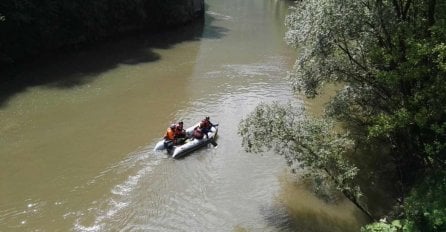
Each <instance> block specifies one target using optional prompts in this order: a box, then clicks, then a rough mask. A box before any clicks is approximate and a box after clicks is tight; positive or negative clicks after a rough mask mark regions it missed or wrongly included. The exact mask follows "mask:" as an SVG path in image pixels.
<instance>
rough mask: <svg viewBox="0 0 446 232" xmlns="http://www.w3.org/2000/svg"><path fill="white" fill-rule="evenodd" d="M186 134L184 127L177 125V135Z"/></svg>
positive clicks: (182, 135)
mask: <svg viewBox="0 0 446 232" xmlns="http://www.w3.org/2000/svg"><path fill="white" fill-rule="evenodd" d="M185 135H186V133H184V130H183V127H181V126H179V125H177V127H176V128H175V137H178V138H180V137H184V136H185Z"/></svg>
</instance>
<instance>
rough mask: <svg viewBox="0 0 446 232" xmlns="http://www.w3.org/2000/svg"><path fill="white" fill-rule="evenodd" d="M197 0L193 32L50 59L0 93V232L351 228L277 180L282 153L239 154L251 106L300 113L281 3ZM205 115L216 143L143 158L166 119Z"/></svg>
mask: <svg viewBox="0 0 446 232" xmlns="http://www.w3.org/2000/svg"><path fill="white" fill-rule="evenodd" d="M206 3H207V6H206V15H205V20H204V22H202V23H197V24H194V25H188V26H186V27H184V28H180V29H176V30H174V31H169V32H165V33H160V34H157V35H155V36H153V35H152V36H148V35H147V36H145V35H140V36H133V37H129V38H124V39H121V40H115V41H109V42H105V43H103V44H101V45H95V46H91V47H89V48H86V49H85V50H82V51H80V52H76V53H67V54H61V55H57V57H50V58H45V59H42V60H39V61H36V62H35V63H34V64H30V65H27V67H26V69H23V70H22V72H21V73H20V74H19V77H17V81H16V83H14V84H11V85H10V86H7V87H5V88H3V89H2V91H3V93H2V95H1V96H2V98H1V99H0V101H1V102H0V231H357V230H358V228H359V225H360V224H361V223H362V222H361V219H358V217H357V216H355V215H356V214H357V211H356V210H355V209H354V207H352V206H351V205H349V204H348V203H340V204H339V205H330V206H329V205H326V204H325V203H323V202H322V201H320V200H318V199H316V198H314V197H313V196H312V195H311V194H310V193H309V192H307V191H306V190H304V189H302V188H301V187H299V186H297V185H295V184H294V182H293V181H286V179H289V178H293V177H290V174H289V171H288V169H287V166H286V164H285V162H284V161H283V160H282V158H281V157H279V156H276V155H274V154H272V153H265V154H263V155H257V154H249V153H246V152H244V151H243V149H242V148H241V146H240V140H241V139H240V137H239V136H238V135H237V127H238V123H239V121H240V120H241V119H242V118H243V117H244V116H246V115H247V114H248V113H249V112H251V111H252V110H253V109H254V107H255V106H256V105H257V104H259V103H260V102H271V101H283V102H286V101H288V100H290V99H293V100H294V101H298V102H300V104H305V102H303V101H302V100H299V99H300V98H296V97H295V96H293V95H292V94H291V91H290V86H289V82H288V81H287V80H286V78H285V77H286V73H287V71H288V70H289V69H290V68H291V67H292V65H293V63H294V60H295V52H294V50H293V49H291V48H290V47H288V46H287V45H286V44H285V43H284V41H283V36H284V32H285V28H284V26H283V19H284V17H285V15H286V13H287V11H288V7H289V5H290V3H289V1H281V0H227V1H217V0H208V1H206ZM306 104H307V105H308V106H309V107H310V108H314V109H319V108H320V107H321V105H320V104H319V103H318V102H317V101H312V102H311V103H306ZM315 111H317V110H315ZM206 115H208V116H210V117H211V121H213V122H216V123H219V124H220V131H219V137H218V139H217V142H218V146H217V147H212V146H211V145H210V146H209V147H207V148H204V149H201V150H199V151H197V152H194V153H193V154H191V155H189V156H186V157H185V158H183V159H180V160H173V159H171V158H170V157H168V156H167V155H165V154H164V153H154V152H153V151H152V150H153V146H154V145H155V143H156V142H157V141H158V140H159V139H160V138H161V136H162V134H163V133H164V131H165V129H166V128H167V126H168V125H169V124H170V123H173V122H175V121H177V120H183V121H184V123H185V126H186V127H187V126H189V125H192V124H193V123H196V122H197V121H198V120H200V119H201V118H203V117H204V116H206Z"/></svg>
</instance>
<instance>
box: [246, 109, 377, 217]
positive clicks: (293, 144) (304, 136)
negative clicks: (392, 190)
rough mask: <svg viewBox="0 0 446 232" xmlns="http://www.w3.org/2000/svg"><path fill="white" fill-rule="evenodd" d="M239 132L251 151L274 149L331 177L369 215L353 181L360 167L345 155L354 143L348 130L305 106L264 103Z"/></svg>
mask: <svg viewBox="0 0 446 232" xmlns="http://www.w3.org/2000/svg"><path fill="white" fill-rule="evenodd" d="M239 134H240V135H242V137H243V141H242V144H243V146H244V148H245V149H246V150H247V151H248V152H262V151H265V150H271V149H273V150H274V151H276V152H277V153H278V154H280V155H283V156H284V157H285V159H286V160H287V162H288V164H289V165H291V166H299V167H301V168H304V170H305V171H306V175H309V176H311V177H312V178H314V179H318V180H324V181H330V182H331V183H332V184H334V185H335V186H336V188H337V189H338V190H339V191H341V192H342V193H343V194H344V195H345V196H346V197H347V198H349V199H350V200H351V201H352V202H353V203H355V204H356V205H357V206H358V207H360V208H361V210H363V211H364V212H365V213H366V214H367V215H369V216H370V213H369V212H368V211H367V209H366V208H365V207H363V206H362V205H361V203H360V197H361V191H360V189H359V187H358V185H357V184H355V181H354V179H355V176H356V175H357V172H358V168H356V167H355V166H353V165H352V164H351V163H350V162H349V161H348V160H347V159H346V158H345V156H344V154H345V153H346V152H351V151H352V148H353V145H354V143H353V141H352V140H351V139H349V136H348V134H345V133H337V132H336V130H334V124H333V122H332V121H330V120H328V119H316V118H310V117H309V116H307V115H306V114H305V110H304V109H303V108H302V107H297V106H292V105H291V104H288V105H280V104H279V103H277V102H276V103H273V104H270V105H269V104H265V103H263V104H260V105H259V106H257V107H256V109H255V110H254V111H253V112H252V113H251V114H250V115H248V117H247V118H245V119H243V120H242V122H241V123H240V127H239Z"/></svg>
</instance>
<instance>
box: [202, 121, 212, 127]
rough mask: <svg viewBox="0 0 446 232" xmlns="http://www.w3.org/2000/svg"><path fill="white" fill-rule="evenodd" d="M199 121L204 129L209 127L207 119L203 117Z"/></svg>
mask: <svg viewBox="0 0 446 232" xmlns="http://www.w3.org/2000/svg"><path fill="white" fill-rule="evenodd" d="M201 123H203V128H206V129H210V128H211V122H210V121H209V120H206V119H203V120H202V121H201Z"/></svg>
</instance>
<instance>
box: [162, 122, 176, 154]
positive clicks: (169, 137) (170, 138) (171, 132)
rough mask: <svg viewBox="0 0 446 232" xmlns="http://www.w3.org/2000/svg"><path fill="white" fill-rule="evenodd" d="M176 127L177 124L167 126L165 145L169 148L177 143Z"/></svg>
mask: <svg viewBox="0 0 446 232" xmlns="http://www.w3.org/2000/svg"><path fill="white" fill-rule="evenodd" d="M175 129H176V125H175V124H172V125H170V126H169V127H168V128H167V131H166V134H165V135H164V140H165V141H164V146H165V147H166V148H167V149H169V148H172V147H173V145H174V143H175Z"/></svg>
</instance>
